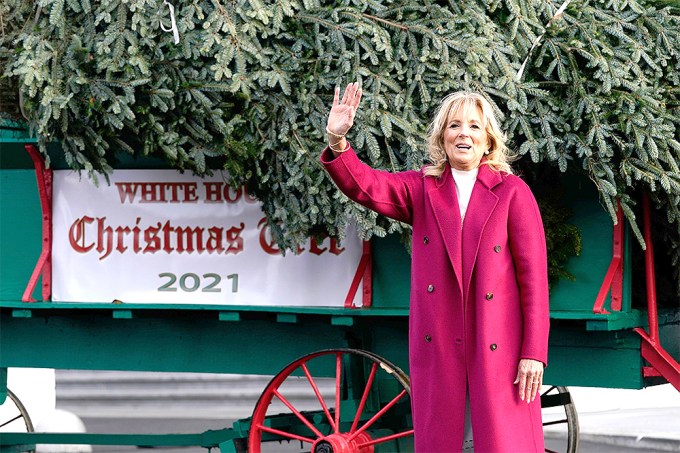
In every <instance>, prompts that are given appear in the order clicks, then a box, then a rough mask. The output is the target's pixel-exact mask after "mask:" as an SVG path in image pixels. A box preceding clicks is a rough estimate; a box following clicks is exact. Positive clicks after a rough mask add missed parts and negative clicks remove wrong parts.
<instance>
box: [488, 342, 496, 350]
mask: <svg viewBox="0 0 680 453" xmlns="http://www.w3.org/2000/svg"><path fill="white" fill-rule="evenodd" d="M489 348H491V350H492V351H495V350H496V349H498V346H497V345H496V343H492V344H491V346H489Z"/></svg>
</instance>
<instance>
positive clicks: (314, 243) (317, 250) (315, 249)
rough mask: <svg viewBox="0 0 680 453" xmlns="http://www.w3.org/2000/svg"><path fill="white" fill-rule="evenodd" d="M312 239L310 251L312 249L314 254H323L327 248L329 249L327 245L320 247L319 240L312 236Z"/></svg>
mask: <svg viewBox="0 0 680 453" xmlns="http://www.w3.org/2000/svg"><path fill="white" fill-rule="evenodd" d="M310 241H311V245H310V247H309V251H310V252H311V253H313V254H315V255H321V254H322V253H323V252H325V251H326V250H328V249H327V248H326V247H324V248H320V247H319V244H318V243H317V241H316V239H314V238H311V239H310ZM321 242H323V241H321Z"/></svg>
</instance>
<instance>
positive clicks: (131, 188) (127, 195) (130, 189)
mask: <svg viewBox="0 0 680 453" xmlns="http://www.w3.org/2000/svg"><path fill="white" fill-rule="evenodd" d="M137 187H138V186H137V184H135V183H134V182H117V183H116V188H117V189H118V196H119V197H120V202H121V204H125V200H127V201H128V202H129V203H130V204H132V202H133V201H135V195H137Z"/></svg>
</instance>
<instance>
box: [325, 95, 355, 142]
mask: <svg viewBox="0 0 680 453" xmlns="http://www.w3.org/2000/svg"><path fill="white" fill-rule="evenodd" d="M361 94H362V91H361V88H359V83H358V82H354V83H350V84H349V85H347V88H345V94H343V96H342V99H340V87H337V88H335V95H334V96H333V107H332V108H331V111H330V113H329V114H328V123H327V124H326V130H327V132H328V143H329V144H331V145H332V146H331V149H332V150H333V151H334V152H335V153H336V154H337V153H338V152H339V151H342V150H344V149H345V147H346V146H345V145H346V141H345V138H344V137H345V134H347V132H348V131H349V129H350V128H351V127H352V125H353V124H354V115H356V111H357V108H358V107H359V102H361Z"/></svg>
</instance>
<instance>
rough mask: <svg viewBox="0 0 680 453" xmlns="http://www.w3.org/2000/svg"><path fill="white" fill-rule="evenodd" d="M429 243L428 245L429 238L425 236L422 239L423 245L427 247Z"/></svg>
mask: <svg viewBox="0 0 680 453" xmlns="http://www.w3.org/2000/svg"><path fill="white" fill-rule="evenodd" d="M429 243H430V238H428V237H427V236H425V237H424V238H423V244H425V245H427V244H429Z"/></svg>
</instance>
